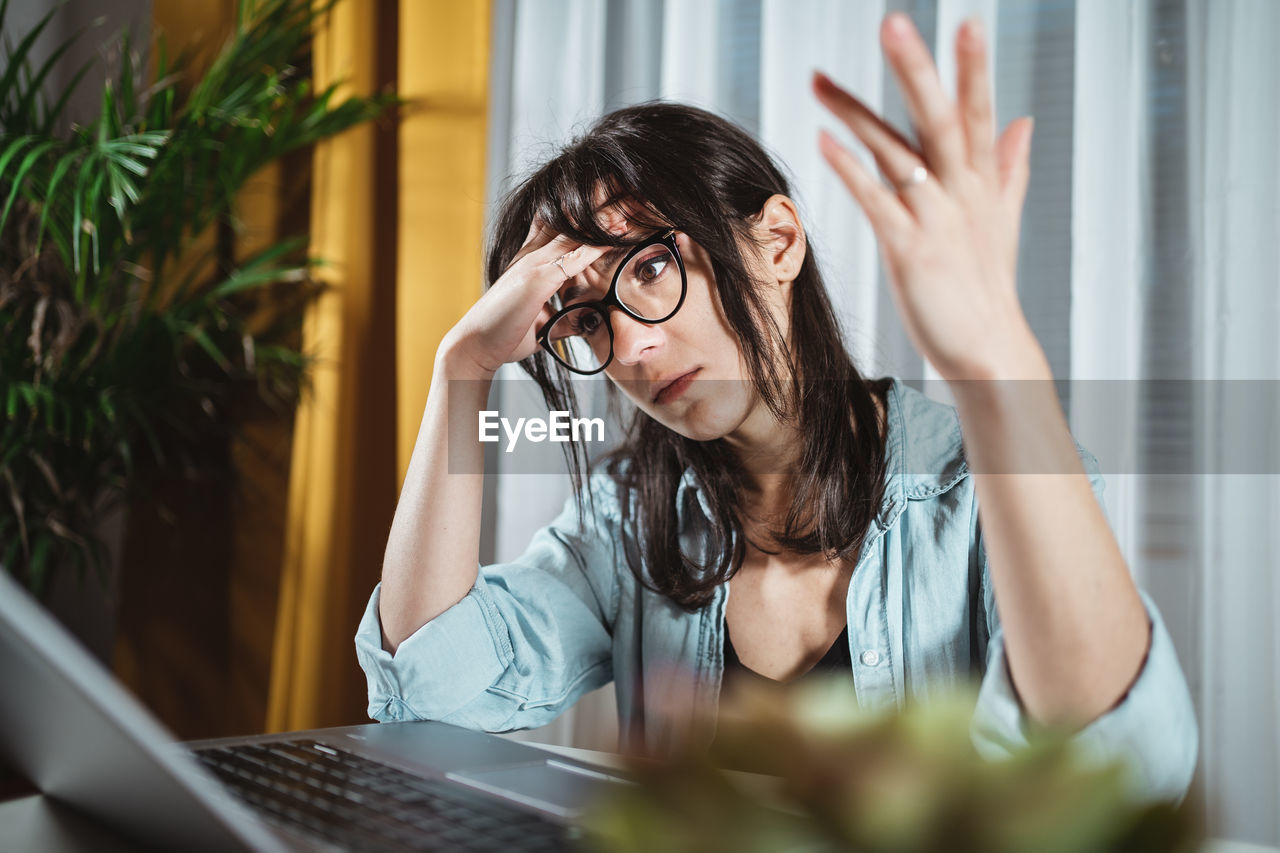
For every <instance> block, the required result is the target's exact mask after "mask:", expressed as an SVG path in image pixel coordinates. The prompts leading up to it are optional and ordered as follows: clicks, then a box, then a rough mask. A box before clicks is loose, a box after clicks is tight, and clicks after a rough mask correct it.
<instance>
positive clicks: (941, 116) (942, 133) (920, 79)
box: [880, 12, 965, 183]
mask: <svg viewBox="0 0 1280 853" xmlns="http://www.w3.org/2000/svg"><path fill="white" fill-rule="evenodd" d="M880 43H881V45H882V47H883V48H884V53H885V57H886V58H887V59H888V60H889V67H890V68H892V69H893V73H894V76H895V77H897V78H898V85H899V86H900V87H901V88H902V94H903V100H904V101H905V102H906V106H907V112H908V113H909V114H910V115H911V121H912V122H913V123H914V124H915V127H916V131H917V133H918V134H919V137H920V148H921V150H922V151H923V152H924V157H925V160H926V161H928V162H927V164H926V165H928V167H929V168H930V169H931V170H933V171H934V172H935V173H936V174H937V175H938V177H939V178H940V179H941V180H942V182H943V183H946V182H947V181H948V180H950V179H951V178H953V177H955V176H956V175H958V174H960V172H961V170H963V168H964V167H965V140H964V135H963V133H962V132H961V129H960V120H959V116H958V115H957V113H956V107H955V105H954V104H952V103H951V100H950V99H949V98H948V97H947V96H946V93H945V92H943V90H942V82H941V81H940V80H939V79H938V69H937V68H936V67H935V66H934V64H933V57H932V56H931V55H930V54H929V48H928V47H926V46H925V43H924V41H923V40H922V39H921V38H920V34H919V33H918V32H916V28H915V26H914V25H913V24H912V23H911V19H910V18H908V17H907V16H906V15H904V14H902V13H901V12H894V13H893V14H891V15H888V16H887V17H885V19H884V25H883V26H882V27H881V28H880Z"/></svg>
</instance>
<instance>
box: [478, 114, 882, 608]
mask: <svg viewBox="0 0 1280 853" xmlns="http://www.w3.org/2000/svg"><path fill="white" fill-rule="evenodd" d="M601 188H604V189H605V190H606V191H607V192H608V193H609V194H610V198H611V199H612V200H615V201H616V200H619V199H622V198H626V199H629V200H631V201H632V202H637V203H639V205H640V206H641V207H642V208H643V210H641V211H639V212H636V211H632V212H631V213H630V215H629V216H628V220H629V222H630V223H632V224H633V225H636V226H639V229H638V230H639V231H641V232H642V233H646V232H645V229H654V230H657V229H664V228H672V227H674V228H678V229H680V230H681V231H683V232H684V233H685V234H687V235H688V236H689V238H690V239H692V240H693V241H694V242H696V243H697V244H698V245H700V246H701V247H702V248H703V249H704V250H705V251H706V252H707V254H708V255H709V256H710V258H711V266H712V272H713V273H714V276H715V285H716V291H717V293H718V294H719V298H720V305H721V306H722V307H723V310H724V314H725V318H726V320H727V321H728V323H729V326H730V327H731V328H732V330H733V332H734V333H735V334H736V335H737V337H738V340H739V346H740V347H741V350H742V354H743V357H744V360H745V362H746V364H747V369H748V372H749V374H750V376H751V381H752V383H753V384H754V386H755V389H756V392H757V393H758V394H759V396H760V399H761V400H762V401H763V402H764V403H765V404H766V405H767V406H768V407H769V409H770V410H771V411H772V412H773V413H774V414H775V415H776V416H777V417H778V418H779V419H780V420H782V421H783V422H784V423H789V424H794V425H796V426H798V427H799V431H798V434H799V435H800V436H802V438H801V440H802V442H803V447H802V448H801V453H800V455H799V458H800V470H799V472H798V474H797V476H796V479H795V485H794V489H795V491H794V495H793V498H792V501H791V508H790V511H789V512H788V513H787V516H786V520H785V523H784V524H783V526H782V528H781V529H779V530H774V531H771V533H772V539H773V541H775V542H776V543H777V544H778V545H780V546H781V547H783V548H785V549H787V550H789V551H794V552H797V553H802V554H804V553H809V554H811V553H816V552H819V551H821V552H823V553H825V554H827V555H828V556H829V557H838V558H849V557H852V558H854V559H856V558H857V557H858V555H859V553H860V552H861V549H862V543H863V541H864V540H865V538H866V534H867V531H868V530H869V528H870V526H871V524H872V523H873V522H874V521H875V518H876V513H877V511H878V510H879V508H880V503H881V500H882V499H883V496H884V488H885V446H884V439H883V436H882V434H881V430H880V424H879V418H878V416H877V411H876V407H875V404H874V402H873V399H872V395H873V394H876V395H879V396H880V397H882V398H883V396H884V392H885V388H886V387H887V385H888V382H887V380H879V381H877V382H870V381H868V380H866V379H864V378H863V376H862V375H861V374H860V373H859V372H858V370H857V368H856V367H855V366H854V364H853V361H852V359H851V358H850V357H849V354H848V352H847V351H846V349H845V345H844V340H843V336H842V335H841V332H840V327H839V324H838V323H837V322H836V318H835V313H834V312H833V311H832V308H831V302H830V300H829V298H828V296H827V292H826V288H825V286H824V285H823V282H822V277H821V275H820V274H819V272H818V265H817V260H816V258H815V257H814V251H813V246H812V244H810V245H809V246H808V250H807V252H806V254H805V259H804V263H803V265H802V266H801V269H800V272H799V274H798V275H797V276H796V279H795V281H794V282H793V284H792V289H791V294H792V295H791V316H790V328H791V334H790V340H789V341H787V340H785V339H784V336H783V334H782V332H781V330H779V329H778V328H777V326H776V324H775V323H773V322H772V320H771V318H770V315H769V313H768V311H767V310H766V302H765V296H766V295H765V291H764V289H763V288H762V287H761V286H760V283H759V282H757V281H756V280H755V279H754V278H753V277H752V274H751V272H750V271H749V268H748V263H747V257H746V255H745V252H746V251H750V249H748V248H747V247H754V245H755V244H754V243H753V242H752V241H753V236H752V230H751V229H752V224H753V221H754V220H755V219H756V218H757V217H758V215H759V213H760V211H761V208H762V207H763V206H764V203H765V202H766V201H767V200H768V199H769V197H770V196H773V195H775V194H782V195H789V194H790V188H789V186H788V182H787V180H786V178H785V177H784V176H783V175H782V173H781V171H780V170H779V169H778V167H777V166H776V165H775V164H774V162H773V161H772V159H771V158H770V157H769V155H768V154H767V153H766V152H765V151H764V149H763V148H762V147H761V146H760V145H759V143H757V142H756V141H755V140H754V139H752V138H751V136H750V135H749V134H747V133H746V132H745V131H743V130H742V129H741V128H739V127H737V126H736V125H734V124H732V123H731V122H729V121H726V120H725V119H722V118H720V117H719V116H716V115H714V114H712V113H709V112H707V111H705V110H701V109H697V108H695V107H690V106H684V105H680V104H669V103H660V102H655V103H648V104H641V105H638V106H633V107H627V108H624V109H620V110H617V111H615V112H612V113H609V114H608V115H606V116H604V117H603V118H601V119H600V120H599V121H598V122H597V123H596V124H595V125H594V126H593V127H592V128H591V129H590V130H588V131H587V132H586V133H585V134H584V135H582V136H581V137H579V138H577V139H575V140H574V141H573V142H571V143H569V144H568V145H566V146H565V147H564V148H563V149H562V150H561V151H560V153H559V154H558V155H557V156H556V157H555V158H554V159H552V160H550V161H549V162H548V163H546V164H545V165H543V166H542V167H541V168H539V169H538V170H537V171H535V172H534V173H533V174H532V175H531V176H529V177H528V178H527V179H526V180H525V181H524V182H523V183H521V184H520V185H519V186H518V187H517V188H516V189H515V190H513V191H512V193H511V194H510V195H508V196H507V198H506V199H505V200H504V201H503V203H502V205H501V207H500V209H499V211H498V215H497V219H496V222H495V225H494V230H493V237H492V241H491V244H490V246H489V251H488V257H487V263H486V275H487V279H488V284H489V285H492V284H493V283H494V282H495V281H497V279H498V278H499V277H500V276H501V275H502V272H503V271H504V270H505V269H506V268H507V266H508V265H509V264H510V263H511V261H512V259H513V258H514V257H515V255H516V252H517V251H519V249H520V247H521V245H523V243H524V240H525V238H526V236H527V234H528V232H529V226H530V224H531V223H532V221H533V218H534V216H537V217H539V218H540V219H542V220H543V221H544V222H546V223H547V224H548V225H549V226H550V227H551V228H552V229H553V230H555V231H558V232H561V233H564V234H566V235H568V236H570V237H572V238H573V239H575V240H578V241H581V242H583V243H587V244H590V245H596V246H622V245H628V244H629V243H630V242H633V241H634V237H633V238H632V239H630V240H628V239H622V238H620V237H619V236H618V235H615V234H610V233H608V232H607V231H605V230H604V229H603V228H602V227H601V225H600V223H599V222H598V221H597V208H598V205H599V201H600V197H599V192H600V189H601ZM646 220H648V221H646ZM632 233H633V234H634V233H635V231H634V230H633V232H632ZM521 366H522V367H523V368H524V369H525V371H526V372H528V373H529V375H530V376H532V377H533V378H534V380H535V381H537V382H538V384H539V386H540V387H541V388H542V392H543V395H544V397H545V398H546V402H547V405H548V407H549V408H550V409H552V410H556V409H560V410H565V409H567V410H570V411H573V412H574V413H575V416H576V413H577V405H576V400H575V398H574V394H573V387H572V382H571V380H570V374H569V372H568V371H567V370H565V369H564V368H563V367H561V366H560V365H559V364H558V363H557V362H555V361H554V359H552V358H551V357H550V356H548V355H547V354H546V353H545V352H542V351H539V352H538V353H536V354H534V355H533V356H531V357H530V358H528V359H525V360H524V361H523V362H521ZM851 426H852V429H851V428H850V427H851ZM855 434H856V437H855ZM566 456H567V457H568V462H569V468H570V472H571V474H572V476H573V482H574V490H575V494H577V495H578V501H579V507H580V509H581V508H582V506H583V503H582V493H583V481H584V479H583V472H584V471H585V470H586V467H587V460H586V457H585V450H584V449H583V448H582V446H581V445H573V444H567V445H566ZM606 466H607V467H606V470H607V471H608V473H609V474H610V476H611V477H612V478H613V479H614V481H615V482H616V483H617V485H618V501H619V506H620V509H621V512H622V518H623V530H624V532H625V535H626V536H627V538H628V540H629V544H630V546H631V547H629V548H627V552H628V553H629V554H632V555H634V556H633V558H632V565H631V570H632V571H633V572H634V573H635V574H636V577H637V578H638V579H639V580H640V582H641V583H643V584H644V585H646V586H647V587H649V588H650V589H653V590H655V591H657V592H659V593H661V594H663V595H666V596H668V597H670V598H671V599H672V600H673V601H675V602H677V603H678V604H680V605H681V606H682V607H685V608H686V609H689V610H693V609H697V608H699V607H702V606H704V605H706V604H707V603H708V602H709V601H710V600H711V594H712V591H713V590H714V588H715V587H716V586H718V585H719V584H721V583H724V582H725V581H726V580H728V579H729V578H730V577H732V576H733V574H734V573H735V572H736V571H737V570H738V569H739V568H740V567H741V565H742V561H743V558H744V556H745V553H746V551H745V549H746V537H745V535H744V530H743V520H742V514H741V507H742V495H743V490H744V487H745V485H746V483H745V482H744V478H743V474H742V468H741V466H740V465H739V464H738V462H737V459H736V458H735V455H734V451H733V450H732V449H731V448H730V447H729V446H728V445H727V444H726V443H725V442H724V441H723V440H719V439H718V440H714V441H694V440H692V439H688V438H685V437H684V436H682V435H679V434H678V433H676V432H673V431H672V430H670V429H668V428H667V427H665V426H663V425H662V424H660V423H658V422H657V421H655V420H654V419H652V418H651V417H649V416H648V415H646V414H645V413H644V412H642V411H639V410H637V411H636V413H635V416H634V419H633V420H632V422H631V424H630V427H629V428H628V430H627V435H626V438H625V440H624V441H623V442H622V444H621V445H620V446H619V447H618V448H617V449H616V450H615V451H614V452H613V453H612V454H610V456H609V458H608V461H607V463H606ZM687 469H692V471H693V473H694V475H695V477H696V479H697V483H698V485H699V486H700V488H701V491H702V496H703V499H704V501H705V503H706V506H707V508H708V510H709V515H710V519H709V521H710V529H709V531H708V535H709V542H710V547H709V548H708V549H707V551H706V553H705V555H691V554H686V553H683V552H682V551H681V548H680V541H679V533H680V530H679V523H678V515H677V510H678V508H677V506H676V494H677V491H678V487H679V484H680V481H681V478H682V476H683V475H684V472H685V471H686V470H687ZM589 498H590V496H589V495H588V499H589ZM699 557H703V558H704V559H703V560H700V559H699Z"/></svg>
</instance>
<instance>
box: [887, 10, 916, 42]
mask: <svg viewBox="0 0 1280 853" xmlns="http://www.w3.org/2000/svg"><path fill="white" fill-rule="evenodd" d="M886 22H887V23H888V25H889V32H890V33H891V34H892V35H894V36H897V37H902V36H905V35H906V34H907V33H909V32H911V19H910V18H908V17H907V16H906V15H904V14H903V13H902V12H894V13H892V14H891V15H889V17H888V19H887V21H886Z"/></svg>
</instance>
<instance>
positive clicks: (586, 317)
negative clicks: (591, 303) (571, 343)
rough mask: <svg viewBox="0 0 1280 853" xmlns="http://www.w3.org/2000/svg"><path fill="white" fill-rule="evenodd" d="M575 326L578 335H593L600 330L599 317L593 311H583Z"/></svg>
mask: <svg viewBox="0 0 1280 853" xmlns="http://www.w3.org/2000/svg"><path fill="white" fill-rule="evenodd" d="M575 325H577V327H578V328H577V332H578V334H580V335H590V334H594V333H595V332H596V330H598V329H599V328H600V315H599V314H597V313H596V312H594V311H584V312H582V316H581V317H579V318H578V319H577V322H576V324H575Z"/></svg>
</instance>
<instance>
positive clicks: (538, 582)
mask: <svg viewBox="0 0 1280 853" xmlns="http://www.w3.org/2000/svg"><path fill="white" fill-rule="evenodd" d="M610 486H611V484H609V483H607V482H602V481H601V479H600V478H599V477H597V478H593V480H592V483H591V487H592V488H594V489H597V490H598V491H597V493H596V494H595V495H594V500H593V502H592V507H593V511H592V512H590V513H588V514H587V516H586V518H585V519H582V518H579V514H578V511H577V507H576V504H575V503H574V501H573V500H572V499H570V501H569V502H568V503H566V505H565V508H564V511H563V512H562V513H561V514H560V516H559V517H558V518H556V520H555V521H553V522H552V523H551V524H550V525H548V526H547V527H544V528H543V529H541V530H540V531H538V533H537V534H536V535H535V536H534V538H533V540H532V542H531V543H530V545H529V548H528V549H527V550H526V551H525V553H524V554H522V555H521V556H520V557H519V558H518V559H517V560H514V561H512V562H511V563H501V564H497V565H493V566H486V567H483V568H481V569H480V572H479V574H478V576H477V578H476V583H475V585H474V586H473V587H472V589H471V590H470V592H468V593H467V595H466V596H465V597H463V599H462V600H461V601H460V602H458V603H457V604H455V605H454V606H453V607H451V608H449V609H448V610H446V611H445V612H443V613H441V614H440V615H439V616H437V617H436V618H435V619H432V620H431V621H430V622H428V623H426V624H425V625H423V626H422V627H421V628H419V629H418V630H417V631H416V632H414V633H413V634H412V635H411V636H409V637H408V638H407V639H406V640H405V641H404V642H402V643H401V644H400V645H399V646H398V647H397V649H396V652H395V654H394V655H393V654H391V653H390V652H388V651H387V650H386V649H384V648H383V647H382V628H381V624H380V621H379V618H378V602H379V599H380V596H381V594H382V590H381V585H379V586H378V587H377V588H375V589H374V591H373V595H372V596H371V597H370V599H369V604H368V606H367V607H366V609H365V613H364V617H363V618H362V619H361V621H360V626H359V629H358V630H357V633H356V637H355V642H356V656H357V658H358V660H359V662H360V666H361V668H363V670H364V672H365V676H366V678H367V680H368V686H369V716H370V717H372V718H374V719H376V720H380V721H393V720H414V719H430V720H441V721H444V722H449V723H454V724H456V725H461V726H466V727H468V728H473V729H481V730H485V731H494V732H498V731H510V730H513V729H522V728H533V727H535V726H540V725H544V724H545V723H548V722H550V721H551V720H552V719H554V718H555V717H556V716H558V715H559V714H560V713H561V712H562V711H564V710H565V709H567V708H568V707H569V706H571V705H572V704H573V703H574V702H575V701H576V700H577V699H578V697H579V696H581V695H582V694H584V693H586V692H588V691H589V690H593V689H595V688H596V687H600V686H602V685H604V684H606V683H608V682H609V681H610V680H611V679H612V677H613V673H612V636H611V632H612V625H613V621H614V614H615V612H616V607H617V581H616V570H617V565H618V563H617V562H616V560H617V556H618V555H617V554H615V548H616V543H617V538H618V537H617V536H616V530H615V529H614V528H616V526H617V525H616V517H615V514H614V513H613V512H611V511H610V510H611V509H613V508H614V505H613V504H612V500H613V497H612V491H611V489H610ZM611 531H612V532H611Z"/></svg>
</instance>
